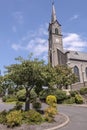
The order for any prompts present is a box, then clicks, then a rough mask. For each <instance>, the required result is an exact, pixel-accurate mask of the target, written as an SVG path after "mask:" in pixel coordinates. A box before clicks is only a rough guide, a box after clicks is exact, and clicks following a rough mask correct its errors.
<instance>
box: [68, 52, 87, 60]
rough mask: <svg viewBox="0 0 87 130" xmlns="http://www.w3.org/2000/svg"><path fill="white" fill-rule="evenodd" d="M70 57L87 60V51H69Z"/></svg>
mask: <svg viewBox="0 0 87 130" xmlns="http://www.w3.org/2000/svg"><path fill="white" fill-rule="evenodd" d="M67 52H68V59H73V60H74V59H75V60H82V61H87V53H84V52H78V51H67Z"/></svg>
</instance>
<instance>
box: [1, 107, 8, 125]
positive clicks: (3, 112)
mask: <svg viewBox="0 0 87 130" xmlns="http://www.w3.org/2000/svg"><path fill="white" fill-rule="evenodd" d="M6 114H7V112H6V110H4V111H2V112H0V123H1V124H5V123H6Z"/></svg>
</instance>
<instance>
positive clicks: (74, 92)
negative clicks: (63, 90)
mask: <svg viewBox="0 0 87 130" xmlns="http://www.w3.org/2000/svg"><path fill="white" fill-rule="evenodd" d="M69 93H70V95H71V97H75V95H76V94H78V91H70V92H69Z"/></svg>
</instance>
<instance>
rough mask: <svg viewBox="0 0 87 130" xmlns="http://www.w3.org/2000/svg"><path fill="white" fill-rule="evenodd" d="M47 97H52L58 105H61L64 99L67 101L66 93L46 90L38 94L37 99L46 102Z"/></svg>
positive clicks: (58, 90) (57, 90)
mask: <svg viewBox="0 0 87 130" xmlns="http://www.w3.org/2000/svg"><path fill="white" fill-rule="evenodd" d="M48 95H54V96H55V97H56V98H57V102H58V103H62V101H64V100H65V99H67V95H66V92H64V91H62V90H60V89H46V90H43V91H41V92H40V94H39V98H40V99H41V100H42V101H43V100H44V101H45V100H46V97H47V96H48Z"/></svg>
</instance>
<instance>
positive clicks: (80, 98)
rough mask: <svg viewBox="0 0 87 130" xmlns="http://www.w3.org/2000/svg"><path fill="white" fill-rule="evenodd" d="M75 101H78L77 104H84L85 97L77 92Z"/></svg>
mask: <svg viewBox="0 0 87 130" xmlns="http://www.w3.org/2000/svg"><path fill="white" fill-rule="evenodd" d="M75 102H76V103H77V104H82V103H83V98H82V96H81V95H79V94H77V95H76V96H75Z"/></svg>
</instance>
